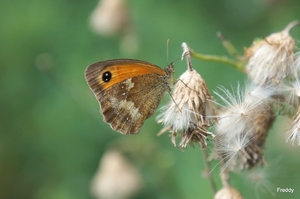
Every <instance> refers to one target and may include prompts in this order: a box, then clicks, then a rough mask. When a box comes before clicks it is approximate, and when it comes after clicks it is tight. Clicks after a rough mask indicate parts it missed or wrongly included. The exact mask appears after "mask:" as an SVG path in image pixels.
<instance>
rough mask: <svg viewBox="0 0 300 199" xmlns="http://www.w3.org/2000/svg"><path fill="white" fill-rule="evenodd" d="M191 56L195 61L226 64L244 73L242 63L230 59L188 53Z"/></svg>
mask: <svg viewBox="0 0 300 199" xmlns="http://www.w3.org/2000/svg"><path fill="white" fill-rule="evenodd" d="M190 53H191V55H192V56H193V57H195V58H197V59H201V60H205V61H214V62H221V63H224V64H227V65H229V66H231V67H233V68H235V69H236V70H238V71H241V72H243V73H244V72H245V71H244V63H243V62H241V61H235V60H232V59H229V58H228V57H220V56H215V55H203V54H199V53H195V52H194V51H192V50H191V51H190Z"/></svg>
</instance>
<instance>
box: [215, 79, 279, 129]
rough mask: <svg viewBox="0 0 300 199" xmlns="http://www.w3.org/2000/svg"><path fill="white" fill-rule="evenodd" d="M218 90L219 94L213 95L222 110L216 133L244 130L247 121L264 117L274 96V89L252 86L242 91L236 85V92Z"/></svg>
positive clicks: (222, 88)
mask: <svg viewBox="0 0 300 199" xmlns="http://www.w3.org/2000/svg"><path fill="white" fill-rule="evenodd" d="M219 89H220V91H221V92H217V91H215V92H214V93H215V94H216V95H217V96H218V97H219V98H220V100H221V102H220V103H218V105H220V106H221V107H222V108H223V109H222V111H221V113H219V121H218V123H217V125H216V132H217V133H222V132H223V133H226V132H235V131H237V132H239V129H244V128H246V124H247V122H248V120H253V118H255V117H257V116H259V115H265V114H264V113H265V112H264V111H265V109H266V110H269V109H270V107H269V106H267V104H270V99H271V97H272V96H273V95H274V94H275V92H274V89H271V88H267V87H253V85H249V86H247V87H246V89H245V90H243V89H241V88H240V85H239V84H238V86H237V90H236V92H234V91H233V89H232V91H230V90H228V89H226V88H224V87H219ZM229 135H233V133H230V134H229Z"/></svg>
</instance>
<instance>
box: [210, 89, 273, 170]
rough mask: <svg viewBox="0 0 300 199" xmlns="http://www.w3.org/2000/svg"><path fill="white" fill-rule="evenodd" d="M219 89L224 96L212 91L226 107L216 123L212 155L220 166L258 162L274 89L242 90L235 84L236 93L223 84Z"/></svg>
mask: <svg viewBox="0 0 300 199" xmlns="http://www.w3.org/2000/svg"><path fill="white" fill-rule="evenodd" d="M221 90H222V91H223V92H224V93H225V95H226V97H227V98H228V99H227V98H225V97H223V96H222V95H221V94H219V93H216V94H217V95H218V96H219V97H220V98H221V99H222V101H224V102H225V104H226V107H224V108H225V109H226V110H225V111H224V112H223V113H221V114H220V115H221V118H220V119H219V121H218V123H217V125H216V131H217V134H216V137H215V149H214V157H215V158H217V159H219V160H220V161H221V163H222V165H223V170H224V169H229V170H231V171H238V170H242V169H249V168H252V167H253V166H255V165H258V164H261V163H262V161H263V146H264V143H265V138H266V136H267V132H268V130H269V128H270V127H271V125H272V123H273V121H274V113H273V110H272V103H271V102H272V101H271V100H270V97H271V96H272V94H273V93H274V92H273V91H272V90H271V89H266V88H262V87H256V88H254V89H253V90H252V91H248V92H242V91H241V90H240V88H239V86H238V90H237V94H236V95H234V94H231V93H230V92H229V91H228V90H226V89H225V88H223V87H221ZM246 90H249V88H248V89H246ZM263 94H264V95H263Z"/></svg>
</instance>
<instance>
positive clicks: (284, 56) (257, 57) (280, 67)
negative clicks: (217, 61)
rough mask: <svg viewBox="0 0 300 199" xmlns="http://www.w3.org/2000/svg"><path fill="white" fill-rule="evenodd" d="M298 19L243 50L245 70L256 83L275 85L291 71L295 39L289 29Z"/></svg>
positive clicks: (297, 22) (297, 23)
mask: <svg viewBox="0 0 300 199" xmlns="http://www.w3.org/2000/svg"><path fill="white" fill-rule="evenodd" d="M296 25H299V21H295V22H292V23H290V24H289V25H288V26H287V27H286V28H285V29H284V30H283V31H281V32H278V33H273V34H271V35H269V36H268V37H266V38H265V39H263V40H261V41H258V42H254V43H253V45H252V46H251V47H249V48H248V49H246V50H245V58H246V59H247V60H248V63H247V65H246V71H247V73H248V75H249V78H250V79H251V80H252V81H253V82H254V83H256V84H257V85H260V86H263V85H277V84H278V83H280V82H281V81H282V80H283V78H285V77H286V76H289V75H290V74H291V72H292V69H291V67H292V64H293V62H294V56H293V55H294V49H295V41H294V39H293V38H292V37H291V36H290V35H289V31H290V30H291V29H292V28H293V27H294V26H296Z"/></svg>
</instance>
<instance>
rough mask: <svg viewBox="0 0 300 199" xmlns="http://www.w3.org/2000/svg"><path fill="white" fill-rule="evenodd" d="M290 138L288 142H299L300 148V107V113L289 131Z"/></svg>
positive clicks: (295, 117)
mask: <svg viewBox="0 0 300 199" xmlns="http://www.w3.org/2000/svg"><path fill="white" fill-rule="evenodd" d="M289 134H290V135H289V137H288V139H287V141H290V142H291V143H293V144H294V143H295V142H298V146H300V106H299V107H298V111H297V113H296V115H295V116H294V118H293V122H292V125H291V127H290V129H289Z"/></svg>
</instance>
